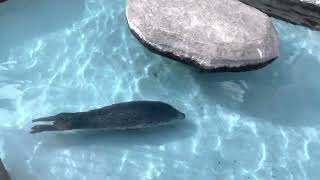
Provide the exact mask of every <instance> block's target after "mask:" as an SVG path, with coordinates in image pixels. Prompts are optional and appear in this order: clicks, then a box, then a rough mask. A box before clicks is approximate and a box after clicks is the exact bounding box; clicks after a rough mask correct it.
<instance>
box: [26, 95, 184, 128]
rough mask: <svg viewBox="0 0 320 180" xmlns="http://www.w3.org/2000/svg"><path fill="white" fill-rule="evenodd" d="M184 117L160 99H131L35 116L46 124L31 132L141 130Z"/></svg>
mask: <svg viewBox="0 0 320 180" xmlns="http://www.w3.org/2000/svg"><path fill="white" fill-rule="evenodd" d="M184 118H185V114H184V113H182V112H180V111H178V110H177V109H176V108H174V107H172V106H171V105H169V104H166V103H163V102H160V101H131V102H123V103H118V104H113V105H110V106H106V107H102V108H99V109H94V110H90V111H87V112H75V113H60V114H57V115H54V116H49V117H44V118H39V119H35V120H33V121H32V122H33V123H39V122H42V123H45V124H39V125H35V126H33V127H32V129H31V133H32V134H34V133H40V132H43V131H64V130H72V129H108V130H125V129H140V128H149V127H157V126H164V125H168V124H172V123H174V122H176V121H178V120H181V119H184ZM48 123H49V124H48Z"/></svg>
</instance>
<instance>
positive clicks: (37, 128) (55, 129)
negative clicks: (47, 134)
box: [30, 125, 59, 134]
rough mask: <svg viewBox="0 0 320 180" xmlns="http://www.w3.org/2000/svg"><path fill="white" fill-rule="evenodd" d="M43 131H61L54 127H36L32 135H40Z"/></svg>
mask: <svg viewBox="0 0 320 180" xmlns="http://www.w3.org/2000/svg"><path fill="white" fill-rule="evenodd" d="M43 131H59V129H58V128H56V127H55V126H54V125H35V126H33V127H32V128H31V132H30V133H31V134H35V133H40V132H43Z"/></svg>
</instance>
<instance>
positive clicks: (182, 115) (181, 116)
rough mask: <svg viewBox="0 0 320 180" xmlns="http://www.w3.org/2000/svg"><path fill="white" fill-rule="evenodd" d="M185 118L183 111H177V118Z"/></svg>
mask: <svg viewBox="0 0 320 180" xmlns="http://www.w3.org/2000/svg"><path fill="white" fill-rule="evenodd" d="M184 118H186V115H185V114H184V113H179V115H178V119H184Z"/></svg>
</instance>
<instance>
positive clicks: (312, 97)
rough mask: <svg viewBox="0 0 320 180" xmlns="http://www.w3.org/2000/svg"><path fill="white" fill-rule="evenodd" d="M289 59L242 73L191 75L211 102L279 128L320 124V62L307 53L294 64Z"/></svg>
mask: <svg viewBox="0 0 320 180" xmlns="http://www.w3.org/2000/svg"><path fill="white" fill-rule="evenodd" d="M288 56H290V54H289V55H288ZM288 59H289V57H286V56H283V57H281V58H279V59H278V60H276V61H275V62H274V63H273V64H271V65H269V66H267V67H266V68H264V69H260V70H257V71H250V72H243V73H218V74H208V73H201V72H198V71H191V72H192V74H193V77H194V78H195V81H196V82H198V83H199V85H200V88H201V93H202V95H203V96H204V98H205V99H208V101H209V102H210V101H211V100H212V101H214V102H215V103H217V104H220V105H222V106H223V107H225V108H228V109H231V110H233V111H235V112H238V113H240V114H244V115H249V116H253V117H255V119H256V120H262V121H269V122H271V123H273V124H277V125H282V126H314V125H319V123H320V119H319V118H318V117H320V111H319V107H320V84H319V83H318V80H317V77H318V75H317V74H318V72H319V70H320V63H319V60H318V59H317V58H316V57H314V56H312V55H310V54H308V53H307V52H306V50H305V51H303V52H302V53H300V54H299V55H298V56H297V57H295V58H294V59H295V60H294V61H293V62H288Z"/></svg>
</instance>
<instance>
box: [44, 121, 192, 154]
mask: <svg viewBox="0 0 320 180" xmlns="http://www.w3.org/2000/svg"><path fill="white" fill-rule="evenodd" d="M195 132H196V126H195V125H194V124H192V123H191V122H189V121H184V122H179V123H176V124H173V125H169V126H163V127H155V128H146V129H136V130H121V131H107V130H78V131H71V132H66V133H61V132H60V133H59V132H56V133H54V132H50V133H54V135H51V136H48V137H46V138H45V140H44V142H43V146H46V147H49V146H52V147H61V146H62V147H64V148H65V147H70V146H84V147H87V146H89V145H97V144H103V145H106V146H108V145H109V146H110V147H111V146H112V147H119V148H129V147H132V146H136V145H138V146H140V145H149V146H159V145H164V144H167V143H170V142H175V141H179V140H182V139H186V138H190V137H191V136H192V135H193V134H194V133H195ZM41 135H43V134H39V136H41Z"/></svg>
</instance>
